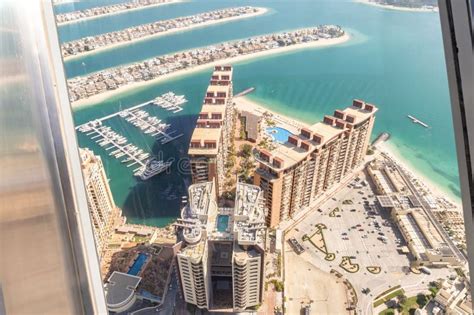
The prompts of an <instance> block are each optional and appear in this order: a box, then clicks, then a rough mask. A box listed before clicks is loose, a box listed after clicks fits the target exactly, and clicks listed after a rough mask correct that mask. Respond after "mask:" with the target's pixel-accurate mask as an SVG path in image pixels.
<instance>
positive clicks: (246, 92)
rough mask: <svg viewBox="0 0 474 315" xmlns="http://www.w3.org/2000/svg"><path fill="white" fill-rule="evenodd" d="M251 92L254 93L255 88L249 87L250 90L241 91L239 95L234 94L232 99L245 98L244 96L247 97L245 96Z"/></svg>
mask: <svg viewBox="0 0 474 315" xmlns="http://www.w3.org/2000/svg"><path fill="white" fill-rule="evenodd" d="M253 91H255V88H254V87H250V88H248V89H245V90H243V91H242V92H240V93H237V94H235V95H234V97H239V96H245V95H247V94H250V93H252V92H253Z"/></svg>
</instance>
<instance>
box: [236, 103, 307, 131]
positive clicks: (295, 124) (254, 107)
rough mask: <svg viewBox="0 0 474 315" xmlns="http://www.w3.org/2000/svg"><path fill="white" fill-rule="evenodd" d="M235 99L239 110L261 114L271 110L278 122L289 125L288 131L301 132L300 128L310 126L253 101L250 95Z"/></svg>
mask: <svg viewBox="0 0 474 315" xmlns="http://www.w3.org/2000/svg"><path fill="white" fill-rule="evenodd" d="M233 101H234V103H235V106H236V107H237V109H239V110H246V111H249V112H255V113H260V114H263V113H265V112H271V113H272V114H273V118H274V120H276V121H277V122H280V123H283V124H284V125H285V127H287V129H288V131H291V132H292V133H299V130H300V129H301V128H308V127H309V125H308V124H306V123H304V122H302V121H298V120H296V119H294V118H291V117H289V116H285V115H282V114H279V113H276V112H275V111H273V110H272V109H270V108H266V107H265V106H262V105H261V104H260V103H257V102H254V101H252V100H251V99H249V98H248V97H245V96H239V97H234V98H233Z"/></svg>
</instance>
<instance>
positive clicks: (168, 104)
mask: <svg viewBox="0 0 474 315" xmlns="http://www.w3.org/2000/svg"><path fill="white" fill-rule="evenodd" d="M187 102H188V100H187V99H186V98H185V97H184V95H176V94H174V93H173V92H171V91H170V92H167V93H165V94H163V95H161V96H159V97H157V98H155V99H154V100H153V104H155V105H156V106H159V107H161V108H163V109H166V110H168V111H172V112H173V113H174V114H176V113H179V112H180V111H182V110H183V107H182V106H181V105H183V104H184V103H187Z"/></svg>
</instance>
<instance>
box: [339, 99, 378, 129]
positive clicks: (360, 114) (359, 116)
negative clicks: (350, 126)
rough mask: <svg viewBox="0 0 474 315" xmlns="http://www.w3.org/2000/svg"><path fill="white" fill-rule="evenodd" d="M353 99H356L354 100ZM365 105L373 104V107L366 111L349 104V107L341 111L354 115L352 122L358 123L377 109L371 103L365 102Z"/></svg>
mask: <svg viewBox="0 0 474 315" xmlns="http://www.w3.org/2000/svg"><path fill="white" fill-rule="evenodd" d="M355 101H357V100H355ZM366 105H370V106H373V109H372V110H371V111H368V110H366V109H362V108H358V107H356V106H350V107H347V108H346V109H344V110H343V112H344V113H346V114H348V115H352V116H354V117H355V122H354V124H359V123H361V122H363V121H365V120H367V119H369V118H370V116H372V115H374V114H375V113H376V112H377V111H378V108H377V107H375V106H374V105H371V104H366Z"/></svg>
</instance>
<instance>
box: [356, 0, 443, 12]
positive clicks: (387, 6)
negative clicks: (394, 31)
mask: <svg viewBox="0 0 474 315" xmlns="http://www.w3.org/2000/svg"><path fill="white" fill-rule="evenodd" d="M355 2H357V3H362V4H368V5H371V6H374V7H378V8H382V9H388V10H396V11H408V12H425V13H426V12H438V8H435V9H428V8H408V7H402V6H395V5H391V4H379V3H375V2H372V1H370V0H355Z"/></svg>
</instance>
